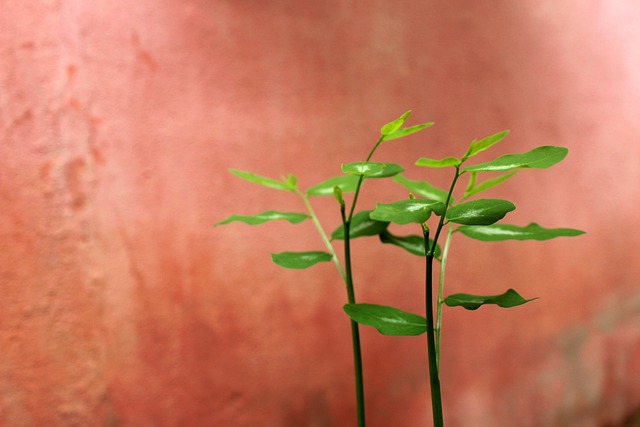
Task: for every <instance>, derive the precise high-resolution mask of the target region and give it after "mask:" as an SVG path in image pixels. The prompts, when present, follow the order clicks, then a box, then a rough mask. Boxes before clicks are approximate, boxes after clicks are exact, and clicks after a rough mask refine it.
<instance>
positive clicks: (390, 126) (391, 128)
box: [380, 110, 411, 136]
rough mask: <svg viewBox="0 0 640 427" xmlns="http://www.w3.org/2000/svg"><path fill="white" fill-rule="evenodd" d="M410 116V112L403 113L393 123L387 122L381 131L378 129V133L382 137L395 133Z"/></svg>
mask: <svg viewBox="0 0 640 427" xmlns="http://www.w3.org/2000/svg"><path fill="white" fill-rule="evenodd" d="M410 115H411V110H409V111H407V112H406V113H404V114H403V115H401V116H400V117H398V118H397V119H395V120H394V121H392V122H389V123H387V124H386V125H384V126H382V129H380V133H381V134H382V135H383V136H386V135H390V134H392V133H394V132H395V131H397V130H398V129H400V127H401V126H402V125H403V124H404V122H406V121H407V119H408V118H409V116H410Z"/></svg>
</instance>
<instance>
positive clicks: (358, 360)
mask: <svg viewBox="0 0 640 427" xmlns="http://www.w3.org/2000/svg"><path fill="white" fill-rule="evenodd" d="M382 140H383V137H381V138H380V139H378V141H377V142H376V144H375V145H374V146H373V148H372V149H371V151H370V152H369V155H368V156H367V160H366V161H367V162H368V161H369V160H370V159H371V156H373V153H374V152H375V151H376V149H377V148H378V146H380V143H382ZM363 182H364V176H362V175H360V178H359V179H358V185H357V186H356V191H355V194H354V196H353V202H352V203H351V209H350V210H349V216H347V215H346V210H345V205H344V203H341V205H340V215H341V216H342V226H343V228H344V260H345V261H344V262H345V270H346V275H345V276H343V278H344V279H345V283H346V284H347V298H348V300H349V304H355V303H356V293H355V290H354V287H353V274H352V270H351V219H352V218H353V213H354V211H355V209H356V203H357V202H358V196H359V195H360V189H361V188H362V183H363ZM350 322H351V340H352V342H353V365H354V369H355V380H356V405H357V413H358V427H365V426H366V421H365V409H364V374H363V370H362V350H361V346H360V326H359V325H358V322H356V321H354V320H353V319H351V320H350Z"/></svg>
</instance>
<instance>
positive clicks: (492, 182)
mask: <svg viewBox="0 0 640 427" xmlns="http://www.w3.org/2000/svg"><path fill="white" fill-rule="evenodd" d="M477 173H478V172H471V174H472V176H475V175H476V174H477ZM516 173H518V171H513V172H509V173H505V174H503V175H500V176H497V177H495V178H490V179H487V180H485V181H482V182H481V183H480V184H477V185H476V184H475V182H474V183H473V184H472V185H471V186H470V188H467V189H466V190H465V192H464V195H463V196H462V197H464V198H465V199H466V198H467V197H471V196H473V195H475V194H478V193H481V192H483V191H486V190H488V189H490V188H492V187H495V186H496V185H498V184H500V183H502V182H504V181H506V180H508V179H509V178H511V177H512V176H514V175H515V174H516Z"/></svg>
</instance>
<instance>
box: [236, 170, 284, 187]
mask: <svg viewBox="0 0 640 427" xmlns="http://www.w3.org/2000/svg"><path fill="white" fill-rule="evenodd" d="M229 172H231V173H232V174H234V175H235V176H238V177H240V178H242V179H246V180H247V181H250V182H253V183H255V184H259V185H262V186H264V187H269V188H275V189H277V190H285V191H293V190H295V177H294V176H293V175H290V176H289V177H288V178H287V180H286V182H283V181H278V180H276V179H272V178H267V177H266V176H260V175H256V174H254V173H251V172H245V171H241V170H237V169H229Z"/></svg>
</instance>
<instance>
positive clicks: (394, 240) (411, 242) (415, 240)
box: [380, 231, 442, 259]
mask: <svg viewBox="0 0 640 427" xmlns="http://www.w3.org/2000/svg"><path fill="white" fill-rule="evenodd" d="M380 241H381V242H382V243H388V244H391V245H395V246H398V247H400V248H402V249H404V250H406V251H407V252H409V253H411V254H413V255H418V256H421V257H424V256H426V253H425V251H424V237H423V236H418V235H411V236H396V235H394V234H391V233H390V232H389V231H384V232H382V233H380ZM429 245H430V246H433V239H429ZM441 253H442V251H441V250H440V245H436V250H435V254H434V255H435V257H436V258H437V259H440V254H441Z"/></svg>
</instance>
